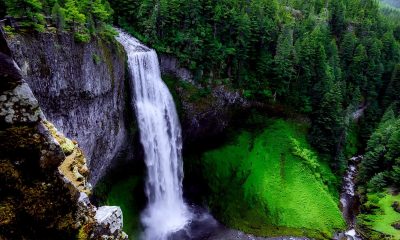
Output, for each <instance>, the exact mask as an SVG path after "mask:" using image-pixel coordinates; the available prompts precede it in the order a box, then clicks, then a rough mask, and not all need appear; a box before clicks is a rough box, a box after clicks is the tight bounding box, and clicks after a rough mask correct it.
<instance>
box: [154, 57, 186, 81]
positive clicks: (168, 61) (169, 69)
mask: <svg viewBox="0 0 400 240" xmlns="http://www.w3.org/2000/svg"><path fill="white" fill-rule="evenodd" d="M159 60H160V70H161V72H162V73H163V74H170V75H173V76H175V77H176V78H178V79H181V80H183V81H187V82H190V83H194V79H193V74H192V73H191V72H190V71H189V70H188V69H186V68H184V67H181V66H180V64H179V61H178V59H177V58H175V57H174V56H171V55H166V54H160V55H159Z"/></svg>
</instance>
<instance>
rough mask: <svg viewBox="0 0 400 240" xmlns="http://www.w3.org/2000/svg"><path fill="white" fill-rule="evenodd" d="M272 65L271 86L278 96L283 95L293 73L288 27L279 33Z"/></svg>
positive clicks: (291, 33)
mask: <svg viewBox="0 0 400 240" xmlns="http://www.w3.org/2000/svg"><path fill="white" fill-rule="evenodd" d="M274 65H275V67H274V72H275V81H274V82H272V86H273V88H274V90H275V92H276V94H277V95H278V96H283V95H284V94H286V93H287V92H288V89H289V85H290V82H291V81H292V79H293V77H294V73H295V71H294V47H293V30H292V29H290V28H288V27H286V28H285V29H284V30H283V31H282V33H281V34H280V35H279V38H278V46H277V48H276V54H275V58H274Z"/></svg>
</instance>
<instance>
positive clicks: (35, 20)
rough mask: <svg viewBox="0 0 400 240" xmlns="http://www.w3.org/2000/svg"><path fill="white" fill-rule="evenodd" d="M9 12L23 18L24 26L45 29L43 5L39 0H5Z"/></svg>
mask: <svg viewBox="0 0 400 240" xmlns="http://www.w3.org/2000/svg"><path fill="white" fill-rule="evenodd" d="M5 4H6V7H7V14H9V15H11V16H14V17H19V18H22V21H21V25H22V26H23V27H33V28H34V29H36V30H38V31H44V24H45V20H44V15H43V13H42V10H43V7H42V3H41V2H40V1H39V0H5Z"/></svg>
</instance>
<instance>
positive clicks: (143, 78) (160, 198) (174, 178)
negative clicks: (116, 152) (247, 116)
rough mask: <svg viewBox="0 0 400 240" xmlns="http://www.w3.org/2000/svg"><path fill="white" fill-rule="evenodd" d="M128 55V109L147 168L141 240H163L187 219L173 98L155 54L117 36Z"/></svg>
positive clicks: (144, 47)
mask: <svg viewBox="0 0 400 240" xmlns="http://www.w3.org/2000/svg"><path fill="white" fill-rule="evenodd" d="M117 40H118V41H119V42H120V43H121V44H122V45H123V46H124V48H125V50H126V52H127V55H128V66H129V72H130V74H131V81H132V83H131V92H132V93H133V96H134V98H135V99H134V101H133V102H132V103H131V105H132V107H133V108H134V109H135V111H136V115H137V118H138V125H139V129H140V140H141V143H142V145H143V148H144V152H145V163H146V166H147V180H146V195H147V198H148V206H147V208H146V209H145V210H144V212H143V213H142V223H143V225H144V227H145V232H144V233H143V236H142V238H143V239H145V240H164V239H167V238H168V236H169V235H170V234H172V233H174V232H177V231H179V230H180V229H182V228H184V227H185V225H187V224H188V223H189V221H190V219H191V214H190V211H189V209H188V207H187V205H186V204H185V202H184V200H183V197H182V179H183V163H182V154H181V150H182V136H181V126H180V123H179V119H178V115H177V112H176V108H175V104H174V101H173V99H172V96H171V94H170V92H169V90H168V88H167V86H166V85H165V83H164V82H163V81H162V79H161V74H160V68H159V63H158V58H157V54H156V52H155V51H154V50H152V49H150V48H148V47H146V46H144V45H142V44H141V43H140V42H139V41H138V40H137V39H135V38H133V37H131V36H130V35H128V34H126V33H124V32H122V31H119V36H118V37H117Z"/></svg>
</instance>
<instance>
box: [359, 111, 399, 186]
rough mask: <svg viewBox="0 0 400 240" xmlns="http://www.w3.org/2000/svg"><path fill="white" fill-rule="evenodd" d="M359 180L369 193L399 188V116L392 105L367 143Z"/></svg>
mask: <svg viewBox="0 0 400 240" xmlns="http://www.w3.org/2000/svg"><path fill="white" fill-rule="evenodd" d="M359 178H360V180H361V181H362V182H364V183H365V184H366V186H367V188H368V190H369V191H371V192H377V191H378V192H379V191H381V190H383V189H384V188H385V187H397V188H398V187H400V185H399V183H400V115H399V110H398V108H396V106H395V105H392V106H391V107H390V108H389V109H388V110H387V111H386V113H385V115H384V116H383V118H382V120H381V123H380V124H379V126H378V128H377V129H376V130H375V131H374V133H373V134H372V136H371V138H370V139H369V141H368V147H367V152H366V154H365V157H364V159H363V161H362V163H361V168H360V174H359Z"/></svg>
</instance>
